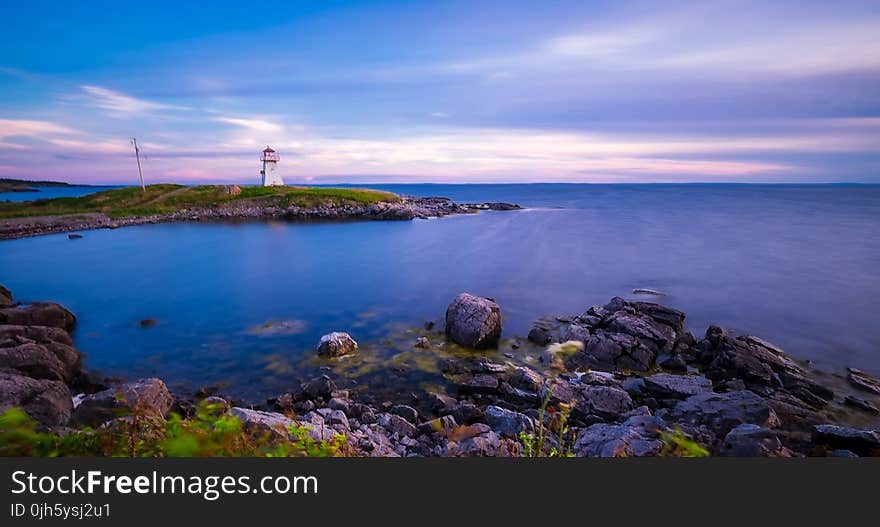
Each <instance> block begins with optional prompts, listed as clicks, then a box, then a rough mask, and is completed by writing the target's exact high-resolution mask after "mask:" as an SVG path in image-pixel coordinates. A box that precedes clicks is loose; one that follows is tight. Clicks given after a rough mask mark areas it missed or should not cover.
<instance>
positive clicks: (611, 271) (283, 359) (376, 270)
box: [0, 185, 880, 398]
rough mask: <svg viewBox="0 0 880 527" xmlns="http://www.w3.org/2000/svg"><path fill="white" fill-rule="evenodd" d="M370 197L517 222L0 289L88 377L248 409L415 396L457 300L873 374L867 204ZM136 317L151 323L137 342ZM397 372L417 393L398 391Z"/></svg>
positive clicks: (23, 273)
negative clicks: (741, 336)
mask: <svg viewBox="0 0 880 527" xmlns="http://www.w3.org/2000/svg"><path fill="white" fill-rule="evenodd" d="M374 186H375V185H374ZM380 187H382V188H386V189H389V190H392V191H395V192H402V193H408V194H417V195H439V196H448V197H451V198H453V199H455V200H460V201H490V200H491V201H496V200H497V201H510V202H516V203H519V204H522V205H524V206H527V207H529V209H528V210H524V211H516V212H483V213H480V214H477V215H466V216H454V217H448V218H442V219H432V220H417V221H412V222H351V223H311V224H296V223H284V222H271V223H238V224H168V225H152V226H142V227H134V228H123V229H117V230H99V231H89V232H85V233H84V235H85V237H84V238H83V239H80V240H68V239H67V236H66V235H51V236H43V237H38V238H30V239H22V240H15V241H6V242H0V283H3V284H5V285H6V286H7V287H9V288H10V289H12V290H13V292H14V293H15V294H16V295H17V297H18V298H20V299H24V300H55V301H58V302H61V303H63V304H65V305H67V306H68V307H70V309H72V310H73V311H74V312H75V313H76V314H77V316H78V317H79V325H78V327H77V329H76V331H75V339H76V343H77V345H78V347H79V348H80V349H81V350H82V351H83V352H85V353H86V354H87V359H86V365H87V366H88V367H90V368H93V369H98V370H100V371H102V372H103V373H107V374H120V375H124V376H126V377H135V376H142V375H159V376H161V377H163V378H165V379H166V380H168V381H170V382H171V383H172V384H173V385H176V386H179V387H194V386H203V385H208V384H212V383H222V384H224V385H226V386H227V388H226V391H229V392H232V393H234V394H237V395H239V396H241V397H245V398H259V397H262V396H265V395H268V394H273V393H278V392H279V391H280V390H283V389H285V388H289V387H290V385H291V384H292V382H293V380H294V379H299V378H304V377H308V376H309V375H310V374H311V373H314V372H315V371H317V370H318V368H320V367H322V366H325V367H326V366H328V365H330V367H331V368H333V369H337V370H338V373H340V374H347V375H349V376H352V377H356V376H358V375H364V376H366V377H365V378H367V377H370V376H371V378H372V379H373V381H374V382H378V381H382V380H384V381H385V382H386V383H388V384H390V385H392V386H393V389H396V390H405V389H408V388H411V387H413V388H414V387H415V385H418V386H421V387H426V386H429V385H430V384H431V383H432V382H434V381H435V380H436V379H435V378H434V377H436V376H434V377H432V371H433V368H434V367H435V366H434V365H433V364H432V363H431V360H429V359H430V355H431V354H432V353H434V352H416V351H414V350H413V349H412V345H411V344H412V341H413V340H414V339H415V337H416V336H417V335H419V334H421V332H422V330H421V329H420V328H421V327H422V326H423V324H424V322H425V321H428V320H434V321H437V322H438V323H441V322H442V317H443V314H444V311H445V308H446V305H447V304H448V303H449V301H450V300H451V299H452V298H453V297H454V296H455V295H456V294H457V293H459V292H461V291H469V292H472V293H475V294H479V295H484V296H490V297H493V298H495V299H497V300H498V302H499V303H500V304H501V307H502V310H503V313H504V316H505V327H504V335H503V336H504V337H512V336H518V335H519V336H521V335H525V334H526V333H527V332H528V329H529V326H530V325H531V323H532V322H533V321H534V320H535V319H537V318H538V317H541V316H545V315H556V314H570V313H578V312H581V311H583V310H584V309H585V308H587V307H588V306H590V305H593V304H602V303H605V302H607V301H608V299H610V298H611V297H612V296H615V295H620V296H625V297H631V296H632V294H631V291H632V290H633V289H634V288H642V287H644V288H652V289H658V290H661V291H664V292H666V293H668V296H667V297H666V298H664V299H663V300H662V301H663V302H664V303H667V304H670V305H672V306H675V307H677V308H680V309H682V310H684V311H685V312H686V313H687V314H688V320H687V325H688V327H689V328H690V329H691V330H693V331H694V332H695V333H697V334H702V333H703V332H704V331H705V328H706V326H707V325H709V324H712V323H715V324H720V325H723V326H726V327H730V328H734V329H736V330H738V331H741V332H747V333H751V334H756V335H759V336H762V337H765V338H767V339H769V340H771V341H774V342H776V343H777V344H779V345H781V346H782V347H784V348H785V349H787V350H788V351H789V352H790V353H791V354H793V355H794V356H796V357H799V358H804V359H812V360H814V361H816V363H817V365H819V366H820V367H822V368H824V369H828V370H840V369H842V368H844V367H846V366H854V367H858V368H861V369H865V370H868V371H870V372H872V373H874V374H880V325H878V324H877V309H876V305H877V301H878V298H880V276H878V269H880V236H877V233H878V232H880V186H736V185H458V186H456V185H384V186H382V185H380ZM146 318H153V319H156V321H157V323H156V324H155V325H154V326H152V327H146V328H145V327H141V326H140V325H139V323H138V322H139V321H140V320H142V319H146ZM266 325H268V326H270V327H269V328H268V329H266V328H261V326H266ZM438 325H441V326H442V324H438ZM334 330H340V331H349V332H350V333H352V335H353V336H354V337H355V338H356V339H357V340H359V341H360V342H361V344H362V348H363V350H362V353H361V356H360V357H358V358H356V359H350V360H346V361H342V362H335V363H324V362H321V361H320V360H317V359H315V358H314V357H313V356H314V351H313V350H314V347H315V344H316V343H317V341H318V339H319V337H320V335H322V334H323V333H327V332H330V331H334ZM437 340H439V339H437ZM419 354H421V355H419ZM425 354H428V356H426V355H425ZM400 364H408V365H412V364H416V365H419V366H420V367H423V369H424V370H425V375H423V376H420V377H416V378H413V377H400V375H402V374H400V373H399V372H398V369H397V368H396V367H395V366H396V365H400ZM407 383H411V384H412V386H409V385H407Z"/></svg>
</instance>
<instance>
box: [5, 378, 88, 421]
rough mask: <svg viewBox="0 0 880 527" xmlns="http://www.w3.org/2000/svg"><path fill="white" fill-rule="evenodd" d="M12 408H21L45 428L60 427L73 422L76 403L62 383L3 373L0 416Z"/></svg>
mask: <svg viewBox="0 0 880 527" xmlns="http://www.w3.org/2000/svg"><path fill="white" fill-rule="evenodd" d="M12 407H16V408H21V409H22V410H24V411H25V412H27V414H28V415H30V416H31V417H32V418H34V419H36V420H37V421H39V422H40V423H42V424H44V425H47V426H59V425H64V424H66V423H67V421H68V419H70V414H71V412H73V401H72V400H71V397H70V390H69V389H68V388H67V385H66V384H64V383H63V382H61V381H54V380H48V379H33V378H30V377H27V376H25V375H20V374H16V373H11V372H8V371H3V370H0V412H2V411H4V410H7V409H9V408H12Z"/></svg>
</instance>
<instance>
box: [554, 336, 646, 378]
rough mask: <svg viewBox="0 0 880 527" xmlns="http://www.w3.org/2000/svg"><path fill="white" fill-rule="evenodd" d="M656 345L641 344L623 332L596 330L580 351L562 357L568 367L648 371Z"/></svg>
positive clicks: (575, 368)
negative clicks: (564, 357)
mask: <svg viewBox="0 0 880 527" xmlns="http://www.w3.org/2000/svg"><path fill="white" fill-rule="evenodd" d="M655 356H656V348H654V347H653V346H646V345H644V344H643V343H642V342H641V341H640V340H639V339H638V338H636V337H634V336H632V335H629V334H626V333H613V332H608V331H605V330H598V331H597V332H596V333H594V334H592V335H590V337H589V340H587V342H586V345H585V347H584V349H583V350H582V351H578V352H576V353H573V354H572V355H570V356H569V357H567V358H566V359H565V365H566V367H567V368H568V369H571V370H577V369H597V370H635V371H647V370H649V369H650V368H651V366H652V364H653V363H654V357H655Z"/></svg>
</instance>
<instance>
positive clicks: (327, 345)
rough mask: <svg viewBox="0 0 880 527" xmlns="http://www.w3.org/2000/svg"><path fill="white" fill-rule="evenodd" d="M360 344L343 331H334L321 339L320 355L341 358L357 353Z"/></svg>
mask: <svg viewBox="0 0 880 527" xmlns="http://www.w3.org/2000/svg"><path fill="white" fill-rule="evenodd" d="M357 351H358V344H357V342H355V340H354V339H353V338H351V335H349V334H348V333H345V332H342V331H334V332H333V333H328V334H327V335H324V336H323V337H321V341H320V342H319V343H318V355H320V356H322V357H341V356H342V355H350V354H352V353H357Z"/></svg>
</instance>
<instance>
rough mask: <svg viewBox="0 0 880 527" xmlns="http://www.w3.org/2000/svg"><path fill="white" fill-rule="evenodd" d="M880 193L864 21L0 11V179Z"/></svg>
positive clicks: (711, 10) (534, 11)
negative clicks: (264, 173)
mask: <svg viewBox="0 0 880 527" xmlns="http://www.w3.org/2000/svg"><path fill="white" fill-rule="evenodd" d="M131 137H137V139H138V142H139V144H140V145H141V147H142V149H143V154H144V156H145V159H144V176H145V178H146V180H147V181H148V182H180V183H227V182H240V183H249V182H253V183H256V182H258V181H259V170H260V166H259V161H258V158H259V155H260V152H261V151H262V149H263V148H265V146H266V145H271V146H272V147H273V148H275V149H276V150H277V151H278V153H279V155H280V157H281V161H280V162H279V171H280V173H281V175H282V176H283V177H284V179H285V181H286V182H288V183H340V182H345V183H359V182H362V183H370V182H373V183H377V182H437V183H504V182H594V183H606V182H753V183H775V182H810V183H811V182H867V183H880V5H878V4H877V2H876V0H875V1H847V0H843V1H835V2H827V1H822V2H810V1H805V0H801V1H796V2H793V1H791V2H790V1H785V0H783V1H774V2H766V1H753V0H738V1H734V0H724V1H702V2H689V1H662V0H652V1H649V2H639V1H635V2H621V1H597V2H589V1H584V0H580V1H547V0H544V1H517V0H495V1H480V0H469V1H457V0H447V1H438V2H432V1H418V2H414V1H393V0H390V1H389V0H386V1H382V2H379V1H335V0H323V1H314V2H295V1H288V2H261V1H249V2H241V1H231V2H227V1H223V0H218V1H214V2H210V3H208V2H205V3H203V4H199V3H197V2H179V1H178V2H165V1H160V0H154V1H151V2H135V3H129V2H118V1H113V2H95V1H82V2H43V1H38V0H33V1H28V2H15V3H13V2H11V1H9V0H0V178H2V177H11V178H24V179H51V180H62V181H68V182H73V183H104V184H132V183H136V182H137V167H136V165H135V159H134V153H133V149H132V146H131V144H130V138H131Z"/></svg>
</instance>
